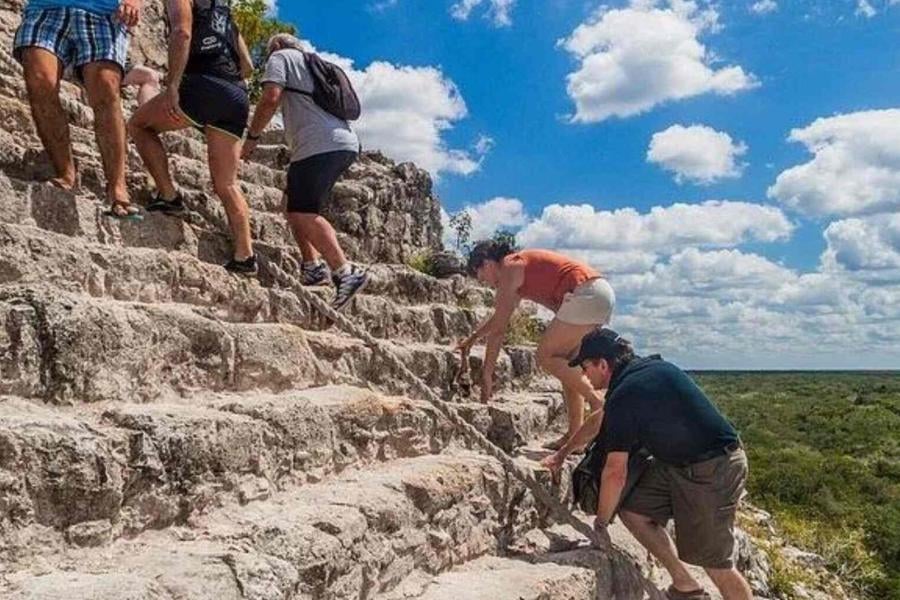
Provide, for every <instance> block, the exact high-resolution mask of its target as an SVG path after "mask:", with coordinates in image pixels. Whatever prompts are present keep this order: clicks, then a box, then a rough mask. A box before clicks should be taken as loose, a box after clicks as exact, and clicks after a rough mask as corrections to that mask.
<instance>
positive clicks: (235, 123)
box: [128, 0, 257, 274]
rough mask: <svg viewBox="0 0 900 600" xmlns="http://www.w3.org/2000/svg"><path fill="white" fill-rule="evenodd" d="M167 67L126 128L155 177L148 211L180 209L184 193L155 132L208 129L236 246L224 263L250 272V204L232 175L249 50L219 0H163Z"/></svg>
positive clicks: (212, 166) (244, 114)
mask: <svg viewBox="0 0 900 600" xmlns="http://www.w3.org/2000/svg"><path fill="white" fill-rule="evenodd" d="M166 10H167V22H168V26H169V27H168V29H169V40H168V41H169V72H168V75H167V76H166V80H165V89H164V91H163V92H162V93H160V94H159V95H158V96H156V97H155V98H153V99H152V100H150V101H149V102H147V103H146V104H145V105H143V106H141V107H140V108H139V109H138V110H137V111H136V112H135V113H134V115H133V116H132V118H131V121H130V122H129V124H128V126H129V130H130V131H131V135H132V137H133V138H134V141H135V144H136V145H137V149H138V153H139V154H140V155H141V158H142V159H143V160H144V165H145V166H146V167H147V170H148V171H149V172H150V175H151V176H152V177H153V180H154V182H155V183H156V192H155V194H154V197H153V200H152V201H151V202H150V204H148V205H147V211H148V212H161V213H163V214H169V215H172V214H177V213H180V212H182V211H184V209H185V206H184V198H183V197H182V194H181V193H180V192H179V191H178V189H177V188H176V186H175V183H174V181H173V180H172V176H171V174H170V172H169V164H168V157H167V156H166V151H165V148H164V147H163V145H162V142H161V141H160V137H159V134H160V133H162V132H164V131H174V130H176V129H185V128H187V127H195V128H196V129H198V130H199V131H202V132H203V133H204V135H205V136H206V142H207V148H208V158H209V170H210V178H211V179H212V184H213V189H214V190H215V192H216V195H217V196H219V198H220V199H221V200H222V203H223V204H224V206H225V212H226V213H227V215H228V223H229V226H230V228H231V234H232V239H233V243H234V250H233V255H232V257H231V260H229V261H228V262H227V263H226V264H225V265H224V266H225V268H226V269H228V270H229V271H231V272H235V273H241V274H255V273H256V270H257V267H256V257H255V256H254V254H253V246H252V241H251V234H250V209H249V207H248V206H247V201H246V200H245V199H244V196H243V194H242V193H241V189H240V186H239V184H238V181H237V172H238V165H239V164H240V150H241V138H242V137H243V135H244V129H245V128H246V126H247V118H248V115H249V110H250V101H249V97H248V94H247V86H246V84H245V83H244V80H245V79H247V78H249V77H250V76H251V75H252V73H253V63H252V61H251V59H250V53H249V51H248V50H247V46H246V44H245V43H244V40H243V38H242V37H241V35H240V32H239V31H238V29H237V26H236V25H235V23H234V21H233V19H232V18H231V9H230V8H229V6H228V5H227V4H225V3H224V0H194V1H193V2H192V1H191V0H167V2H166Z"/></svg>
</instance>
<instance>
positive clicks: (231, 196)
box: [206, 127, 253, 261]
mask: <svg viewBox="0 0 900 600" xmlns="http://www.w3.org/2000/svg"><path fill="white" fill-rule="evenodd" d="M206 146H207V152H208V155H209V174H210V178H211V179H212V183H213V189H214V190H215V192H216V195H217V196H218V197H219V199H220V200H221V201H222V204H223V205H224V206H225V213H226V214H227V215H228V224H229V226H230V227H231V237H232V241H233V243H234V258H235V260H238V261H242V260H246V259H248V258H250V257H251V256H253V241H252V237H251V234H250V207H248V206H247V200H246V199H245V198H244V194H243V193H242V192H241V186H240V184H239V183H238V180H237V173H238V165H239V164H240V162H241V140H240V139H238V138H236V137H234V136H232V135H230V134H227V133H225V132H222V131H219V130H218V129H213V128H212V127H207V128H206Z"/></svg>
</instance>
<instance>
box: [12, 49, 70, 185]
mask: <svg viewBox="0 0 900 600" xmlns="http://www.w3.org/2000/svg"><path fill="white" fill-rule="evenodd" d="M23 66H24V70H25V87H26V89H27V90H28V102H29V104H31V116H32V118H33V119H34V125H35V128H36V129H37V132H38V136H39V137H40V138H41V143H42V144H43V145H44V150H46V151H47V154H48V155H49V157H50V163H51V164H52V165H53V170H54V172H55V173H56V177H54V178H53V179H52V180H51V182H52V183H53V184H54V185H57V186H59V187H61V188H64V189H67V190H70V189H72V188H74V187H75V182H76V178H77V173H76V171H75V160H74V159H73V158H72V143H71V141H70V138H69V119H68V117H67V116H66V113H65V111H63V107H62V104H61V103H60V101H59V81H60V78H61V77H62V64H60V62H59V59H58V58H57V57H56V55H55V54H53V53H52V52H48V51H47V50H44V49H43V48H26V49H25V51H24V52H23Z"/></svg>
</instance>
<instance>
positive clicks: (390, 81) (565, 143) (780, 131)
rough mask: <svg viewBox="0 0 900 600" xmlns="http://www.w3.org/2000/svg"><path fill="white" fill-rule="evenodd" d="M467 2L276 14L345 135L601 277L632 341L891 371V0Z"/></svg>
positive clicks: (897, 274) (727, 361) (894, 233)
mask: <svg viewBox="0 0 900 600" xmlns="http://www.w3.org/2000/svg"><path fill="white" fill-rule="evenodd" d="M464 1H465V0H463V2H457V1H456V0H427V1H425V0H395V1H393V2H392V1H390V0H371V1H368V0H362V1H347V0H331V1H329V2H298V3H288V2H286V1H283V2H282V3H281V5H280V7H279V12H278V14H279V17H280V18H282V19H284V20H287V21H290V22H292V23H294V24H296V25H297V26H298V27H299V29H300V32H301V35H302V37H304V38H305V39H308V40H310V41H311V43H313V44H314V45H315V46H316V48H317V49H319V50H320V51H325V52H328V53H334V54H336V55H339V56H340V57H342V58H343V59H347V60H350V61H352V69H351V70H352V71H353V75H352V76H353V78H354V81H355V82H356V83H357V87H362V88H363V90H362V94H361V95H362V97H363V109H364V111H366V109H367V106H366V103H367V100H368V102H369V103H370V104H371V107H372V110H371V111H369V115H368V120H366V118H365V117H364V120H363V122H361V123H360V124H359V128H360V133H361V136H362V138H363V141H364V144H366V145H367V146H368V147H371V148H382V149H384V150H385V152H386V153H387V154H389V155H392V156H394V157H395V158H398V159H411V160H414V161H416V162H417V163H419V164H421V165H423V166H424V167H425V168H428V169H429V170H430V171H431V172H432V174H433V175H434V176H435V178H436V184H435V190H436V192H437V194H438V196H439V197H440V199H441V201H442V203H443V205H444V207H445V208H446V210H447V211H448V212H450V213H453V212H456V211H459V210H463V209H466V210H470V211H471V213H472V215H473V216H474V217H476V218H477V221H478V222H479V223H481V225H482V226H483V227H482V228H481V230H480V233H487V232H488V231H489V230H491V229H493V228H494V227H498V226H499V227H509V228H513V229H518V230H520V231H521V234H520V240H521V241H523V242H525V243H528V244H529V245H541V246H545V247H554V248H556V249H558V250H560V251H565V252H569V253H571V254H575V255H577V256H580V257H582V258H584V259H585V260H590V261H591V262H593V263H594V264H596V266H598V267H600V268H601V269H603V270H604V271H607V272H609V273H610V277H611V280H612V282H613V283H614V285H615V286H616V288H617V289H618V290H620V294H619V299H620V305H619V307H618V311H617V315H618V316H617V319H616V321H615V325H616V326H617V327H618V328H619V329H622V330H623V331H627V332H628V333H629V334H631V335H632V336H633V337H634V338H635V339H636V341H637V342H638V345H639V346H640V347H642V348H643V349H647V350H658V349H662V350H664V351H667V352H668V353H669V354H670V355H673V356H674V358H676V359H678V360H680V361H681V362H682V363H684V364H685V366H690V367H704V368H741V367H743V368H779V367H780V368H841V367H847V368H890V367H893V368H900V311H898V309H897V308H896V306H897V305H900V291H898V288H900V222H898V219H897V214H898V212H900V189H898V188H900V129H898V128H897V126H896V124H897V122H898V120H900V113H894V112H891V109H893V108H895V107H898V106H900V53H898V51H897V39H898V34H900V1H898V0H868V2H867V1H865V0H833V1H831V2H806V1H802V0H800V1H797V0H794V1H792V2H787V1H785V0H781V1H776V0H764V1H759V2H758V1H757V0H735V1H732V2H720V3H708V2H704V1H701V0H698V1H696V2H689V1H686V0H659V1H656V2H654V1H653V0H631V1H615V2H607V3H604V4H601V3H596V2H585V1H583V0H579V1H575V0H531V1H526V0H518V1H516V0H481V1H478V0H469V2H468V4H469V6H468V7H467V6H465V5H464ZM347 64H348V66H349V63H347ZM375 65H380V67H377V68H376V66H375ZM573 79H574V80H575V84H576V85H575V87H573V85H571V84H572V81H573ZM661 82H662V83H661ZM598 90H599V91H598ZM817 119H822V121H819V122H818V124H817V125H816V126H815V127H813V124H814V123H815V122H816V121H817ZM792 131H795V135H794V137H795V140H794V141H791V140H789V139H788V137H789V136H790V135H791V132H792ZM654 136H656V137H654ZM479 142H481V143H480V144H479ZM651 155H652V156H651ZM497 199H500V200H499V201H498V200H497ZM712 200H716V201H722V202H720V203H717V204H715V205H710V204H709V201H712ZM679 203H681V204H686V205H688V208H687V209H686V211H685V210H680V209H678V210H676V209H673V205H677V204H679ZM704 203H705V204H704ZM550 205H556V207H557V208H556V209H555V212H553V211H549V209H548V211H549V212H545V208H546V207H548V206H550ZM582 205H589V206H590V209H589V210H588V209H586V208H584V207H582V208H580V209H579V208H577V207H579V206H582ZM691 207H694V209H693V210H692V209H691ZM623 209H629V210H627V211H626V213H627V214H626V213H623V212H622V210H623ZM586 210H587V212H585V211H586ZM826 233H827V235H826ZM886 305H887V306H886ZM891 305H892V306H891ZM698 330H699V331H698ZM766 330H767V331H768V332H769V333H768V334H764V333H762V332H763V331H766ZM811 331H812V332H813V333H814V336H812V337H811V336H810V332H811ZM773 334H774V335H773ZM685 336H687V337H685ZM848 338H849V340H850V341H851V343H850V346H851V348H852V349H853V350H854V351H853V352H852V355H850V356H848V352H847V348H846V343H845V347H844V350H837V349H836V344H837V342H838V340H844V342H846V341H847V340H848ZM685 346H689V347H690V348H685ZM701 348H702V349H701Z"/></svg>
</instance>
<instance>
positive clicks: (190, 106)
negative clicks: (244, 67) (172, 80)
mask: <svg viewBox="0 0 900 600" xmlns="http://www.w3.org/2000/svg"><path fill="white" fill-rule="evenodd" d="M179 92H180V99H179V105H180V106H179V108H180V109H181V112H183V113H184V114H185V116H186V117H187V118H188V120H190V122H191V124H192V125H193V126H194V127H196V128H197V129H199V130H200V131H203V130H204V129H206V128H207V127H212V128H213V129H218V130H219V131H224V132H225V133H227V134H229V135H233V136H234V137H236V138H238V139H240V138H241V137H243V135H244V129H246V127H247V119H248V117H249V116H250V97H249V96H248V95H247V88H246V87H245V86H244V84H243V82H237V81H228V80H227V79H221V78H219V77H213V76H212V75H198V74H196V73H187V74H185V76H184V78H183V79H182V80H181V88H180V90H179Z"/></svg>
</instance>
